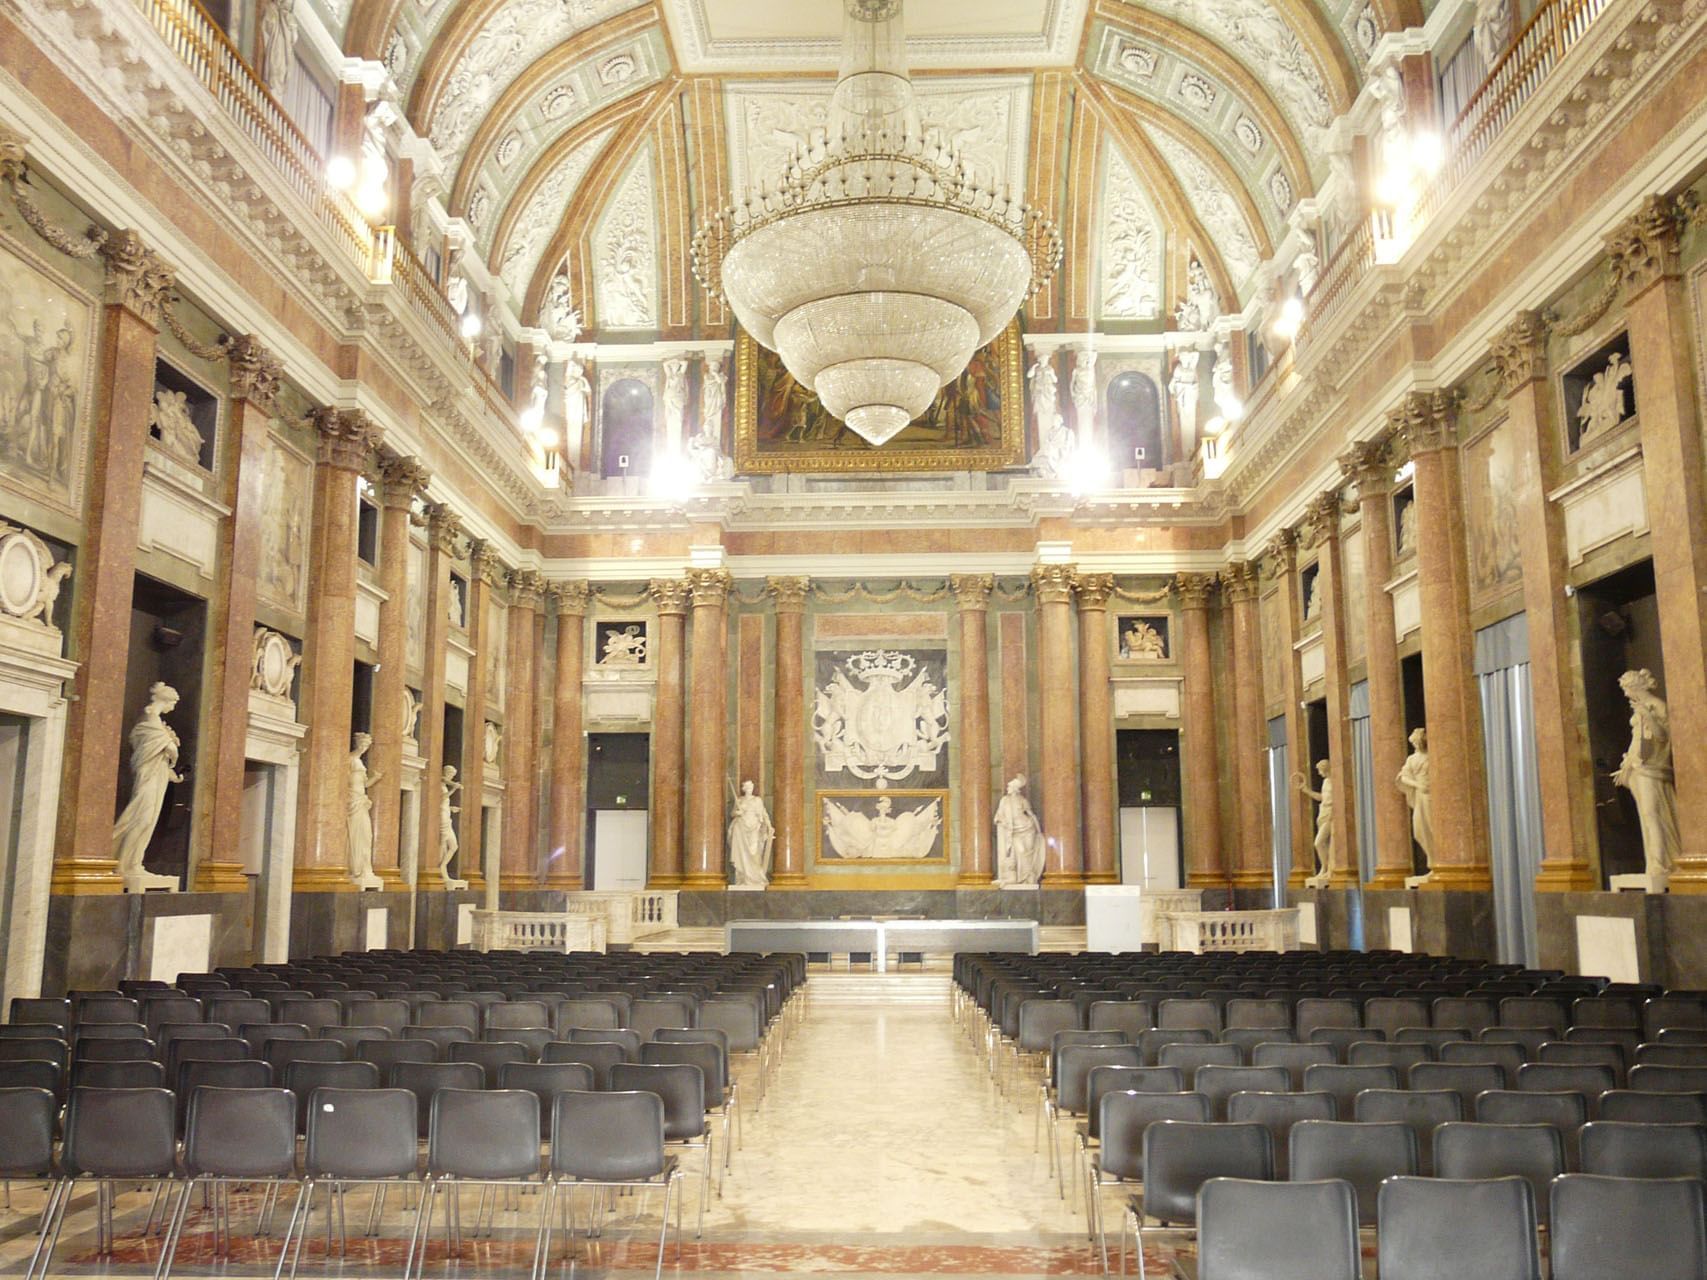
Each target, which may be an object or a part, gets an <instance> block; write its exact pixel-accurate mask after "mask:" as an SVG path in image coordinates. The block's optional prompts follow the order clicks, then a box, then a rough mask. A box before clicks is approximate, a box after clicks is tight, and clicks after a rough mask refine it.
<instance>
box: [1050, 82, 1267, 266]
mask: <svg viewBox="0 0 1707 1280" xmlns="http://www.w3.org/2000/svg"><path fill="white" fill-rule="evenodd" d="M1083 74H1085V75H1086V78H1088V73H1083ZM1107 89H1108V96H1109V100H1110V101H1111V102H1113V103H1114V104H1115V105H1116V106H1117V107H1119V108H1121V109H1123V110H1125V111H1129V112H1131V113H1132V114H1133V115H1134V116H1136V117H1137V118H1138V119H1139V120H1141V121H1142V122H1143V123H1145V124H1148V125H1153V126H1155V127H1156V128H1158V129H1160V130H1162V131H1163V132H1164V133H1166V134H1168V135H1169V136H1170V137H1172V138H1173V139H1174V140H1175V141H1177V142H1179V143H1180V145H1181V146H1184V147H1188V148H1190V149H1191V150H1192V151H1193V152H1194V153H1195V154H1196V155H1197V157H1198V158H1199V159H1200V160H1202V161H1203V162H1204V164H1206V165H1208V166H1209V169H1210V172H1212V173H1213V174H1214V175H1215V176H1216V177H1217V178H1219V179H1220V180H1221V182H1222V184H1223V185H1225V186H1226V188H1227V190H1228V191H1230V192H1232V193H1233V198H1234V199H1235V200H1237V201H1238V202H1239V211H1240V212H1241V213H1242V214H1243V215H1244V218H1245V222H1246V224H1247V225H1248V226H1249V229H1250V232H1251V238H1252V239H1253V240H1255V241H1256V245H1257V253H1258V260H1259V261H1267V260H1268V259H1269V258H1272V257H1273V256H1274V241H1273V240H1271V239H1270V238H1269V234H1268V224H1267V223H1266V222H1264V221H1263V217H1262V214H1261V213H1259V212H1258V211H1257V204H1256V200H1255V199H1253V198H1252V196H1251V190H1250V188H1249V187H1248V186H1246V185H1245V180H1244V178H1242V177H1240V176H1239V171H1238V170H1237V169H1235V168H1233V166H1232V165H1231V164H1229V163H1228V161H1227V157H1226V156H1224V155H1222V154H1221V148H1220V147H1217V146H1215V145H1214V144H1213V143H1210V142H1208V141H1206V139H1205V137H1204V134H1203V131H1202V130H1201V129H1197V128H1195V127H1193V126H1192V125H1191V124H1190V123H1189V122H1188V121H1186V120H1183V119H1181V118H1180V117H1179V116H1176V115H1175V114H1174V113H1173V112H1171V111H1165V110H1163V109H1162V108H1161V107H1158V106H1157V105H1156V104H1155V103H1153V102H1149V101H1146V100H1145V99H1143V98H1140V97H1139V96H1138V95H1137V94H1135V93H1131V92H1129V91H1128V90H1126V89H1123V88H1121V87H1120V86H1119V85H1112V84H1111V85H1108V86H1107ZM1158 158H1159V157H1158ZM1162 163H1163V164H1166V163H1167V162H1166V161H1165V160H1163V161H1162ZM1169 168H1170V170H1171V168H1172V166H1169Z"/></svg>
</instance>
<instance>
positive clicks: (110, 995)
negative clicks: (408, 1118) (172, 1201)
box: [71, 991, 1700, 1026]
mask: <svg viewBox="0 0 1707 1280" xmlns="http://www.w3.org/2000/svg"><path fill="white" fill-rule="evenodd" d="M71 1014H72V1021H73V1022H75V1023H77V1024H78V1025H82V1024H84V1023H100V1022H131V1023H136V1024H138V1025H142V1003H141V1001H138V1000H133V999H131V998H130V997H129V996H123V995H119V994H118V993H117V992H108V991H89V992H73V993H72V998H71ZM1667 1025H1679V1026H1681V1025H1683V1024H1681V1023H1678V1024H1670V1023H1668V1024H1667ZM1694 1025H1697V1026H1699V1025H1700V1024H1699V1023H1696V1024H1694Z"/></svg>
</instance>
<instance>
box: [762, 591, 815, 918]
mask: <svg viewBox="0 0 1707 1280" xmlns="http://www.w3.org/2000/svg"><path fill="white" fill-rule="evenodd" d="M765 589H766V591H768V592H769V593H770V597H771V602H772V607H773V608H774V609H775V611H776V689H775V697H776V713H775V717H774V723H773V732H774V733H775V735H776V737H775V751H776V761H775V768H774V777H775V784H774V785H775V796H774V799H773V804H772V807H773V809H774V810H775V812H773V813H772V814H771V820H772V822H773V823H774V824H775V825H776V846H775V856H774V858H773V860H772V863H771V888H773V889H790V888H794V889H799V888H804V887H805V886H806V681H805V668H804V664H805V661H806V638H805V623H806V596H807V593H808V592H809V591H811V589H812V579H810V578H767V579H766V580H765Z"/></svg>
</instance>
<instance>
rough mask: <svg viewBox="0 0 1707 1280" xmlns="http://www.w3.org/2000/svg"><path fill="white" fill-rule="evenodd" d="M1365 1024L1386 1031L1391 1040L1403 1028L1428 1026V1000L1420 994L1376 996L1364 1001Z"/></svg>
mask: <svg viewBox="0 0 1707 1280" xmlns="http://www.w3.org/2000/svg"><path fill="white" fill-rule="evenodd" d="M1363 1025H1364V1026H1366V1027H1375V1028H1376V1029H1378V1030H1381V1031H1385V1032H1386V1033H1387V1038H1388V1039H1389V1040H1391V1039H1393V1038H1394V1036H1395V1035H1396V1034H1397V1033H1398V1032H1399V1031H1400V1030H1401V1029H1402V1028H1405V1027H1427V1026H1429V1025H1431V1024H1430V1020H1429V1008H1428V1001H1427V1000H1425V999H1422V998H1421V997H1420V996H1376V997H1374V998H1373V999H1370V1000H1366V1001H1364V1002H1363Z"/></svg>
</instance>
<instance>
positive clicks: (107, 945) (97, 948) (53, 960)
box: [42, 891, 255, 995]
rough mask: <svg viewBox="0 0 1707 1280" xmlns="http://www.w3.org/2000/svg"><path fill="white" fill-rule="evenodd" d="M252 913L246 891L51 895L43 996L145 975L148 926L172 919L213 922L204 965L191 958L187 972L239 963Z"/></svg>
mask: <svg viewBox="0 0 1707 1280" xmlns="http://www.w3.org/2000/svg"><path fill="white" fill-rule="evenodd" d="M253 913H254V901H253V895H252V894H250V893H164V892H160V891H156V892H153V893H111V894H54V895H53V896H52V897H51V898H49V899H48V909H47V952H46V955H45V957H44V960H43V965H42V993H43V994H44V995H63V994H64V993H65V992H67V991H102V990H111V989H112V988H114V987H116V986H117V985H118V984H119V982H120V980H122V979H125V978H148V977H150V976H152V974H153V971H154V963H155V937H156V934H155V922H156V921H158V920H161V919H166V918H170V917H175V916H211V917H212V921H211V926H210V928H209V934H208V955H207V958H206V961H205V962H201V957H200V956H199V955H198V956H196V957H195V958H194V959H195V960H196V962H197V963H193V964H191V965H189V967H188V969H187V972H192V973H193V972H196V971H197V970H202V969H212V968H215V967H217V966H219V965H235V964H246V963H248V962H249V960H250V958H251V945H252V941H253V938H254V927H255V925H254V914H253ZM168 976H171V975H168Z"/></svg>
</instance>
